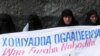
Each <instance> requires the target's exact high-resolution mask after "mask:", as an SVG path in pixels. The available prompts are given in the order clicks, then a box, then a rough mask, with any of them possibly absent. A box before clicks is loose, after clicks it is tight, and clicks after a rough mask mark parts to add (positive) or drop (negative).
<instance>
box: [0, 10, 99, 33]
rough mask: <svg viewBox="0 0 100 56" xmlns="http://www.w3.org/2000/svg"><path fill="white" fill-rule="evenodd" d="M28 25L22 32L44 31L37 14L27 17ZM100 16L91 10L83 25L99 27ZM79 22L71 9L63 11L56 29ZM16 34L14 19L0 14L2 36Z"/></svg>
mask: <svg viewBox="0 0 100 56" xmlns="http://www.w3.org/2000/svg"><path fill="white" fill-rule="evenodd" d="M27 20H28V22H27V24H26V25H25V27H23V30H22V31H32V30H38V29H43V26H42V24H41V20H40V19H39V16H38V15H37V14H31V15H28V16H27ZM99 24H100V23H99V16H98V13H97V12H96V10H90V11H89V12H88V13H87V15H86V18H85V21H84V22H83V24H82V25H99ZM76 25H79V22H78V21H77V20H76V19H75V17H74V15H73V12H72V11H71V10H70V9H65V10H63V11H62V13H61V16H60V20H59V22H58V23H57V25H56V26H55V27H64V26H76ZM11 32H16V27H15V25H14V23H13V21H12V18H11V16H10V15H8V14H5V13H4V14H0V34H4V33H11Z"/></svg>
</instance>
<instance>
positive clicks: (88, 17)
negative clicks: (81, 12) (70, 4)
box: [85, 10, 99, 25]
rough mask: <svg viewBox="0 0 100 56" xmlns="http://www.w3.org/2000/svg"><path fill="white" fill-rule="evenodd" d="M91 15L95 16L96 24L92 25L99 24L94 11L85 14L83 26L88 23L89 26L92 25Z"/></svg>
mask: <svg viewBox="0 0 100 56" xmlns="http://www.w3.org/2000/svg"><path fill="white" fill-rule="evenodd" d="M91 15H96V17H97V22H96V23H95V24H94V25H97V24H98V23H99V16H98V14H97V12H96V10H90V11H89V12H88V13H87V16H86V19H85V24H87V23H89V24H90V25H91V24H93V23H92V22H91V20H90V17H91Z"/></svg>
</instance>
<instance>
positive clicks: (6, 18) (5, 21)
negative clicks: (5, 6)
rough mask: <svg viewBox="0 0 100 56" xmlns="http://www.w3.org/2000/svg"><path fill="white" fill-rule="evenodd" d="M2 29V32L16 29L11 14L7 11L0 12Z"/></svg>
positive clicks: (0, 29) (0, 28) (0, 26)
mask: <svg viewBox="0 0 100 56" xmlns="http://www.w3.org/2000/svg"><path fill="white" fill-rule="evenodd" d="M0 31H1V32H2V33H9V32H14V31H15V25H14V23H13V21H12V18H11V16H10V15H8V14H6V13H2V14H0Z"/></svg>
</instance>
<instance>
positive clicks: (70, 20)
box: [57, 9, 79, 26]
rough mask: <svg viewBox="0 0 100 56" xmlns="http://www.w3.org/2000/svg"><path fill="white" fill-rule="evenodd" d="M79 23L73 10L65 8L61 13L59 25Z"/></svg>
mask: <svg viewBox="0 0 100 56" xmlns="http://www.w3.org/2000/svg"><path fill="white" fill-rule="evenodd" d="M78 24H79V23H78V21H76V19H75V18H74V16H73V13H72V11H71V10H70V9H65V10H64V11H63V12H62V14H61V18H60V20H59V22H58V24H57V26H75V25H78Z"/></svg>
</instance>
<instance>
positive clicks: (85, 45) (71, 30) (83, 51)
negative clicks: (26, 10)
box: [0, 26, 100, 56]
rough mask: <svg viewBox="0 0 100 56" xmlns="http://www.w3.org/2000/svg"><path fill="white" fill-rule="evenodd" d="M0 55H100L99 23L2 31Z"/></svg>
mask: <svg viewBox="0 0 100 56" xmlns="http://www.w3.org/2000/svg"><path fill="white" fill-rule="evenodd" d="M0 56H100V26H72V27H57V28H50V29H43V30H36V31H28V32H19V33H9V34H2V35H0Z"/></svg>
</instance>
